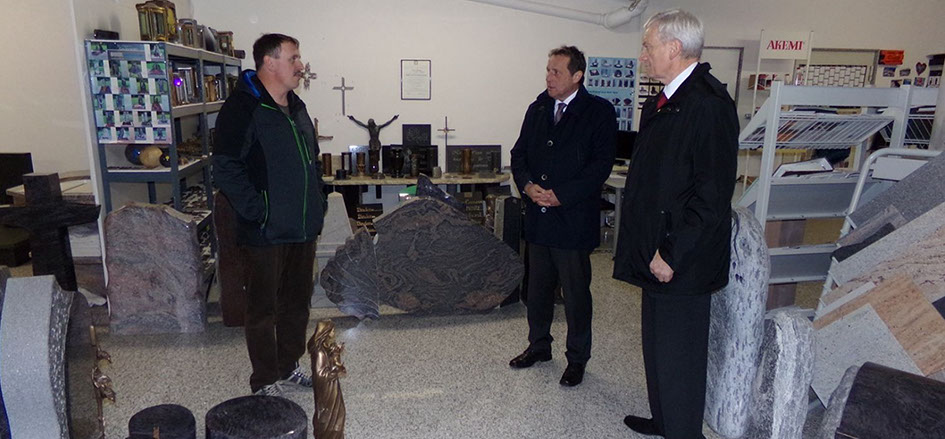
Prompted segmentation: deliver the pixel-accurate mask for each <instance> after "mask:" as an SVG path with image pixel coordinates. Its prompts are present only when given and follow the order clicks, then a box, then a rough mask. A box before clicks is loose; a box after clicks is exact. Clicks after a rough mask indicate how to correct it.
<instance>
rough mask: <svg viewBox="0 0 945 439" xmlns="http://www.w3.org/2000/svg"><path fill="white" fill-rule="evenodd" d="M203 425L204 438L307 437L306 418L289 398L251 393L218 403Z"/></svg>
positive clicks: (265, 438)
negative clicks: (204, 427) (204, 428)
mask: <svg viewBox="0 0 945 439" xmlns="http://www.w3.org/2000/svg"><path fill="white" fill-rule="evenodd" d="M206 425H207V435H206V438H207V439H306V437H307V431H308V417H307V415H306V414H305V411H304V410H302V407H299V405H298V404H296V403H294V402H292V401H289V400H288V399H285V398H282V397H279V396H257V395H251V396H242V397H239V398H234V399H231V400H228V401H224V402H221V403H220V404H217V405H216V406H214V407H213V408H211V409H210V411H208V412H207V417H206ZM161 437H162V438H163V437H164V436H163V435H162V436H161Z"/></svg>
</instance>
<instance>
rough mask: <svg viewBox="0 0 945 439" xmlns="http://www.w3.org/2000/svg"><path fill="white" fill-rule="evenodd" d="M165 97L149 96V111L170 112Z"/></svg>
mask: <svg viewBox="0 0 945 439" xmlns="http://www.w3.org/2000/svg"><path fill="white" fill-rule="evenodd" d="M170 109H171V104H170V102H169V101H168V98H167V95H151V111H170Z"/></svg>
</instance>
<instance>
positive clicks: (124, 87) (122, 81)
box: [118, 78, 131, 94]
mask: <svg viewBox="0 0 945 439" xmlns="http://www.w3.org/2000/svg"><path fill="white" fill-rule="evenodd" d="M118 93H122V94H130V93H131V80H130V79H128V78H118Z"/></svg>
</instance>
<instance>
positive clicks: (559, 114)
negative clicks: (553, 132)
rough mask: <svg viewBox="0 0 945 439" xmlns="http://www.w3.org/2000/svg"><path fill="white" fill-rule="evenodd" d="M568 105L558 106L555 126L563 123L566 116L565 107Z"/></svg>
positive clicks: (560, 104) (561, 104)
mask: <svg viewBox="0 0 945 439" xmlns="http://www.w3.org/2000/svg"><path fill="white" fill-rule="evenodd" d="M567 106H568V104H565V103H564V102H561V103H559V104H558V109H557V110H555V125H557V124H558V122H560V121H561V118H562V117H563V116H564V107H567Z"/></svg>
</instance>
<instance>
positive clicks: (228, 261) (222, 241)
mask: <svg viewBox="0 0 945 439" xmlns="http://www.w3.org/2000/svg"><path fill="white" fill-rule="evenodd" d="M237 221H239V217H238V216H237V214H236V211H235V210H233V206H232V205H230V200H229V199H227V198H226V195H223V192H217V193H216V195H214V197H213V230H214V232H215V233H216V235H217V282H218V283H219V284H220V311H221V314H222V315H223V324H224V325H226V326H243V318H244V317H245V316H246V282H247V279H246V270H247V268H248V267H246V266H245V264H246V262H245V261H246V257H245V256H243V253H242V250H240V246H239V245H238V244H237V242H236V225H237Z"/></svg>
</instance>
